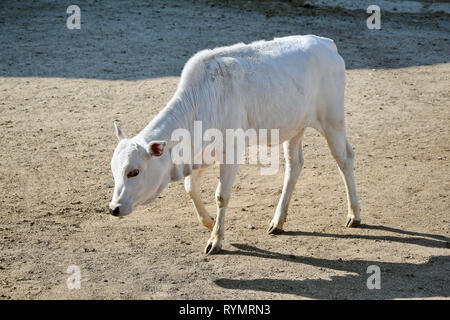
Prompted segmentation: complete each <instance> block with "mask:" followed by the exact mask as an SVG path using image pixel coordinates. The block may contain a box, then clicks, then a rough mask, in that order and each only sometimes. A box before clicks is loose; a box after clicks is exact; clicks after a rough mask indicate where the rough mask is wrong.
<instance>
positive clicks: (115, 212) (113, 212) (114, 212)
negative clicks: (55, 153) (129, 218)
mask: <svg viewBox="0 0 450 320" xmlns="http://www.w3.org/2000/svg"><path fill="white" fill-rule="evenodd" d="M109 212H111V214H112V215H113V216H117V215H118V214H119V213H120V208H119V207H115V208H114V209H109Z"/></svg>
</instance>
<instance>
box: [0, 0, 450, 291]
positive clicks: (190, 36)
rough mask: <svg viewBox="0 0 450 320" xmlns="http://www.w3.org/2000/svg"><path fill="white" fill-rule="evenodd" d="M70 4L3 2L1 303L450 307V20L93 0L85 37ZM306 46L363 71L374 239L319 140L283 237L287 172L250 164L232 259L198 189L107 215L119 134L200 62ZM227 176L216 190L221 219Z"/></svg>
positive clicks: (358, 94)
mask: <svg viewBox="0 0 450 320" xmlns="http://www.w3.org/2000/svg"><path fill="white" fill-rule="evenodd" d="M58 3H59V2H56V1H50V0H49V1H8V2H6V1H3V2H2V4H1V5H0V6H1V8H0V48H1V51H0V52H1V55H0V110H1V113H0V141H1V142H0V190H1V196H0V212H1V214H0V235H1V236H0V299H11V298H12V299H305V298H306V299H309V298H313V299H380V298H383V299H395V298H401V299H404V298H439V299H442V298H444V299H448V298H449V297H450V243H449V242H450V240H449V237H450V235H449V230H450V228H449V227H450V216H449V211H450V210H449V192H450V183H449V181H450V179H449V178H450V176H449V172H450V170H449V158H450V145H449V137H450V136H449V120H450V113H449V110H450V108H449V107H450V105H449V87H450V86H449V85H450V64H449V60H448V53H449V52H450V44H449V39H448V38H449V31H450V23H449V21H450V19H449V15H448V14H447V13H444V12H426V11H424V12H419V13H402V12H383V11H382V16H381V18H382V20H381V21H382V22H381V23H382V29H381V30H369V29H367V27H366V18H367V17H368V15H367V14H366V13H365V8H361V9H358V10H350V9H344V8H339V7H334V8H332V7H321V6H319V7H318V6H316V7H313V8H305V7H302V6H299V4H298V2H296V1H292V2H281V3H277V2H271V1H259V2H254V1H253V2H252V1H248V2H247V1H227V2H219V1H170V2H168V4H165V2H163V1H151V2H149V1H135V2H133V3H134V4H133V5H131V4H130V3H129V2H126V1H122V2H120V1H108V2H106V1H105V3H102V2H98V1H94V2H92V1H89V2H83V1H79V2H78V3H79V4H78V5H79V7H80V9H81V22H82V25H81V29H80V30H68V29H67V28H66V19H67V17H68V14H66V8H67V7H66V6H65V3H64V2H62V3H64V5H61V4H58ZM381 9H382V10H383V8H381ZM291 34H317V35H321V36H326V37H330V38H333V39H334V40H335V41H336V43H337V45H338V48H339V52H340V53H341V55H342V56H343V57H344V59H345V61H346V64H347V69H348V72H347V88H346V101H345V102H346V114H347V130H348V137H349V140H350V142H351V144H352V145H353V147H354V149H355V152H356V160H355V177H356V183H357V189H358V193H359V198H360V202H361V207H362V211H361V216H362V222H363V224H362V225H361V226H360V227H359V228H353V229H347V228H344V226H343V225H344V223H345V218H346V210H347V208H346V198H345V189H344V185H343V183H342V181H341V177H340V176H339V173H338V170H337V167H336V165H335V162H334V160H333V159H332V156H331V154H330V152H329V150H328V148H327V145H326V142H325V140H324V139H323V138H322V137H320V136H319V134H318V133H317V132H315V131H314V130H309V131H307V133H306V137H305V139H304V154H305V166H304V169H303V171H302V173H301V176H300V179H299V181H298V183H297V186H296V190H295V192H294V194H293V197H292V201H291V206H290V210H289V214H288V219H287V222H286V224H285V231H286V232H285V233H283V234H281V235H277V236H269V235H267V234H266V229H267V227H268V224H269V221H270V219H271V218H272V216H273V214H274V210H275V207H276V204H277V201H278V199H279V196H280V192H281V186H282V181H283V170H282V169H283V168H281V170H280V171H279V172H278V173H277V174H276V175H274V176H261V175H260V174H259V168H258V167H256V166H250V165H244V166H242V167H241V169H240V172H239V175H238V177H237V179H236V182H235V184H234V187H233V195H232V198H231V202H230V208H229V210H228V211H227V217H226V231H225V240H224V242H223V251H222V252H221V254H219V255H214V256H207V255H205V254H203V253H202V251H203V249H204V246H205V245H206V241H207V240H208V237H209V231H208V230H206V229H205V228H204V227H203V226H201V225H199V223H198V222H197V219H196V217H195V214H194V211H193V207H192V205H191V203H190V201H189V198H188V196H187V195H186V193H185V192H184V188H183V182H182V181H180V182H177V183H173V184H171V185H170V186H169V187H168V189H167V190H166V191H164V193H163V194H162V195H161V196H160V198H159V199H157V200H156V201H155V202H153V203H152V204H150V205H148V206H146V207H140V208H138V209H137V210H136V211H135V212H134V213H133V214H132V215H130V216H128V217H126V218H122V219H118V218H114V217H112V216H110V215H108V214H107V209H106V206H107V204H108V202H109V201H110V199H111V196H112V190H113V189H112V188H111V186H113V185H114V181H113V178H112V175H111V172H110V168H109V162H110V159H111V156H112V152H113V150H114V148H115V145H116V138H115V136H114V131H113V126H112V122H113V120H119V121H120V123H121V126H122V128H123V129H124V130H125V131H126V132H127V133H128V134H129V135H133V134H136V133H138V132H139V131H140V130H141V129H142V128H143V127H144V126H145V125H146V124H147V123H148V122H149V121H150V120H151V119H152V117H154V116H155V115H156V114H157V113H158V111H159V110H161V109H162V108H163V107H164V105H165V103H166V102H167V101H168V100H169V99H170V97H171V95H172V94H173V92H174V91H175V88H176V85H177V81H178V76H179V73H180V71H181V69H182V67H183V64H184V63H185V62H186V60H187V59H188V58H189V56H190V55H192V54H193V53H195V52H196V51H198V50H201V49H204V48H211V47H215V46H219V45H228V44H232V43H235V42H239V41H243V42H250V41H253V40H259V39H271V38H273V37H275V36H276V37H280V36H285V35H291ZM217 176H218V170H217V167H213V168H211V169H209V170H208V171H206V173H205V177H204V179H203V183H202V191H203V199H204V201H205V203H206V204H207V208H208V209H209V210H210V212H211V214H213V215H214V214H215V204H214V200H213V194H214V190H215V186H216V183H217ZM249 224H252V225H253V226H254V229H250V228H248V225H249ZM70 265H76V266H78V267H79V268H80V271H81V288H80V289H79V290H69V289H68V287H67V284H66V281H67V279H68V277H69V276H70V274H68V273H66V271H67V268H68V266H70ZM371 265H376V266H379V268H380V270H381V289H379V290H377V289H374V290H369V289H368V288H367V286H366V281H367V279H368V277H369V276H370V275H371V274H369V273H367V268H368V267H369V266H371Z"/></svg>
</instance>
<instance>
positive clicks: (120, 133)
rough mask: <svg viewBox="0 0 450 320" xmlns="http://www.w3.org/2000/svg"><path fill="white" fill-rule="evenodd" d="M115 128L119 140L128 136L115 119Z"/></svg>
mask: <svg viewBox="0 0 450 320" xmlns="http://www.w3.org/2000/svg"><path fill="white" fill-rule="evenodd" d="M114 129H115V130H116V136H117V139H119V141H120V140H123V139H126V138H127V135H126V134H125V133H124V132H123V131H122V129H120V128H119V126H118V125H117V123H116V122H115V121H114Z"/></svg>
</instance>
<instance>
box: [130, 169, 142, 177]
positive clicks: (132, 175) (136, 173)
mask: <svg viewBox="0 0 450 320" xmlns="http://www.w3.org/2000/svg"><path fill="white" fill-rule="evenodd" d="M138 174H139V169H134V170H131V171H130V172H128V173H127V177H128V178H132V177H136V176H137V175H138Z"/></svg>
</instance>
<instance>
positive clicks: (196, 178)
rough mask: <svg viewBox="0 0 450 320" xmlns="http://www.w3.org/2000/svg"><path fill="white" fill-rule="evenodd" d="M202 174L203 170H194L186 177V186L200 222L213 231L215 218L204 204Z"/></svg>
mask: <svg viewBox="0 0 450 320" xmlns="http://www.w3.org/2000/svg"><path fill="white" fill-rule="evenodd" d="M201 174H202V170H194V172H192V175H190V176H187V177H186V178H185V179H184V188H185V189H186V192H187V193H188V194H189V196H190V197H191V201H192V203H193V204H194V207H195V211H196V212H197V218H198V221H200V223H202V224H203V225H204V226H205V227H206V228H208V229H209V231H212V229H213V227H214V220H213V219H212V218H211V217H210V215H209V214H208V211H206V208H205V206H204V205H203V202H202V199H201V197H200V176H201Z"/></svg>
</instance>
